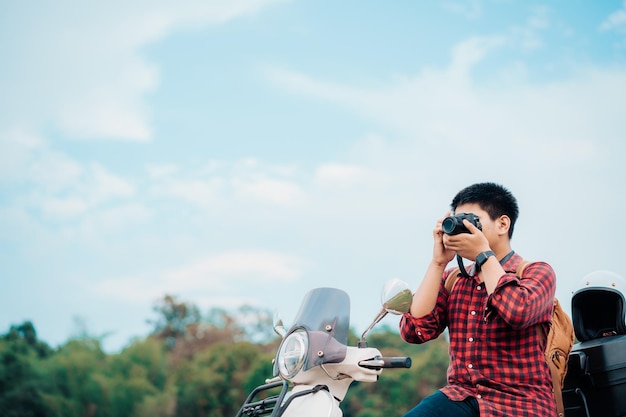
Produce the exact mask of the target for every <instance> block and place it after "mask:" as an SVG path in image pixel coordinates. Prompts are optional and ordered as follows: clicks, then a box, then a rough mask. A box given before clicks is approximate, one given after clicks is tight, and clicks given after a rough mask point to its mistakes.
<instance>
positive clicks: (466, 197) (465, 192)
mask: <svg viewBox="0 0 626 417" xmlns="http://www.w3.org/2000/svg"><path fill="white" fill-rule="evenodd" d="M471 203H474V204H478V205H479V206H480V208H482V209H483V210H485V211H486V212H487V214H489V217H491V220H495V219H497V218H498V217H500V216H502V215H506V216H508V217H509V219H511V226H510V227H509V239H510V238H511V237H513V228H514V226H515V222H516V221H517V217H518V216H519V207H518V206H517V200H516V199H515V197H514V196H513V194H512V193H511V192H510V191H509V190H507V189H506V188H504V187H503V186H502V185H499V184H495V183H493V182H482V183H478V184H473V185H470V186H469V187H465V188H464V189H462V190H461V191H459V192H458V193H457V195H456V196H454V198H453V199H452V203H451V204H450V207H452V210H454V211H455V212H456V208H457V207H458V206H460V205H463V204H471Z"/></svg>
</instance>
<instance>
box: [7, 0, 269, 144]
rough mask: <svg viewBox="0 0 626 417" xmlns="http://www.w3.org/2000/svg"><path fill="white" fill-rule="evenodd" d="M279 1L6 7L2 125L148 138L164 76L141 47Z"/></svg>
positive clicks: (77, 134)
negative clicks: (154, 96) (150, 102)
mask: <svg viewBox="0 0 626 417" xmlns="http://www.w3.org/2000/svg"><path fill="white" fill-rule="evenodd" d="M276 2H277V0H246V1H237V2H206V1H184V2H178V3H176V4H175V5H174V4H170V3H169V2H142V1H140V2H133V3H132V4H129V3H127V2H119V1H113V2H106V3H80V2H77V3H74V4H73V5H72V7H71V8H68V7H58V5H57V4H45V3H43V4H39V5H38V6H37V8H38V10H37V13H32V11H31V9H30V8H28V7H25V6H24V5H22V4H20V3H12V4H10V5H7V7H5V8H4V10H3V14H4V16H5V19H3V21H2V22H3V25H2V26H3V27H2V32H1V34H2V36H0V50H2V51H3V70H2V72H0V91H2V95H3V99H2V101H0V131H3V130H6V129H10V128H11V126H12V125H13V124H15V123H18V124H20V125H25V126H29V128H30V129H32V130H34V131H37V130H39V129H40V128H41V127H42V126H43V125H44V124H52V125H53V126H57V127H59V128H61V129H62V130H63V132H64V133H66V134H68V135H69V136H73V137H78V138H104V139H121V140H133V141H148V140H150V139H151V137H152V128H151V120H150V117H151V116H150V109H149V107H148V106H147V104H146V102H145V99H144V96H145V94H146V93H148V92H150V91H153V90H154V89H155V88H156V87H157V86H158V84H159V82H160V80H159V70H158V68H157V67H155V66H154V65H153V64H151V63H149V62H147V61H146V59H145V57H144V56H143V55H142V52H141V48H142V47H144V46H146V45H148V44H150V43H152V42H155V41H157V40H160V39H162V38H164V37H165V36H167V35H169V34H171V33H173V32H175V31H179V30H185V29H189V28H196V27H202V26H206V25H209V24H216V23H221V22H224V21H227V20H230V19H235V18H237V17H240V16H244V15H248V14H251V13H255V12H257V11H259V10H261V9H262V8H264V7H267V6H269V5H271V4H273V3H276ZM120 10H123V13H120ZM16 39H19V41H20V42H19V45H20V47H19V48H16V47H15V40H16Z"/></svg>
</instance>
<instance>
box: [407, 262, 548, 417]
mask: <svg viewBox="0 0 626 417" xmlns="http://www.w3.org/2000/svg"><path fill="white" fill-rule="evenodd" d="M521 261H522V258H521V256H519V255H517V254H514V255H513V256H512V257H511V258H509V259H508V260H507V261H506V262H505V263H504V265H502V266H503V268H504V270H505V271H506V272H507V273H506V274H505V275H503V276H502V277H500V281H499V282H498V285H497V286H496V289H495V290H494V292H493V294H491V295H490V296H489V295H487V291H486V289H485V285H484V284H483V283H481V282H479V281H478V278H477V277H476V276H474V275H473V272H474V271H473V270H472V269H473V268H471V269H470V275H471V276H470V277H469V278H463V277H460V278H459V279H458V280H457V283H456V285H455V286H454V287H453V289H452V293H451V294H449V293H448V291H447V290H446V289H445V288H444V283H445V280H446V278H447V276H448V274H450V272H451V271H452V270H448V271H446V272H445V273H444V275H443V277H442V281H441V288H440V290H439V296H438V298H437V304H436V305H435V308H434V310H433V311H432V312H431V313H430V314H427V315H426V316H424V317H419V318H415V317H413V316H411V314H410V313H406V314H405V315H403V316H402V319H401V321H400V332H401V335H402V338H403V339H404V340H405V341H407V342H409V343H424V342H427V341H429V340H432V339H435V338H436V337H438V336H439V335H440V334H441V333H442V332H443V331H444V330H445V328H446V327H448V331H449V335H450V366H449V367H448V385H446V386H445V387H443V388H442V389H441V391H442V392H443V393H444V394H445V395H446V396H447V397H448V398H450V399H451V400H453V401H461V400H463V399H465V398H467V397H475V398H476V399H477V401H478V405H479V407H480V415H481V417H512V416H515V417H531V416H532V417H538V416H540V417H551V416H556V415H557V411H556V405H555V402H554V397H553V394H552V379H551V376H550V370H549V368H548V365H547V363H546V360H545V358H544V353H543V352H544V347H545V343H544V342H543V340H542V338H540V337H539V334H538V332H537V328H536V326H535V325H536V324H539V323H540V324H541V325H542V326H543V328H544V331H546V334H547V331H548V329H549V326H550V322H551V319H552V306H553V300H554V294H555V287H556V277H555V274H554V271H553V269H552V268H551V267H550V265H548V264H547V263H544V262H534V263H531V264H529V265H528V266H527V267H526V268H525V270H524V272H523V277H522V279H520V278H518V277H517V276H516V275H515V270H516V268H517V266H518V265H519V263H520V262H521Z"/></svg>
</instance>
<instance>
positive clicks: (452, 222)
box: [441, 213, 483, 235]
mask: <svg viewBox="0 0 626 417" xmlns="http://www.w3.org/2000/svg"><path fill="white" fill-rule="evenodd" d="M463 219H467V220H468V221H469V222H470V223H472V224H473V225H474V226H476V227H477V228H478V229H479V230H483V227H482V225H481V224H480V220H478V216H477V215H475V214H473V213H459V214H456V215H454V216H448V217H446V218H445V219H443V222H442V223H441V229H442V230H443V232H444V233H445V234H447V235H458V234H459V233H469V232H470V231H469V230H468V229H467V227H465V225H464V224H463Z"/></svg>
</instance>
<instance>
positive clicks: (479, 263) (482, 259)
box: [476, 250, 496, 271]
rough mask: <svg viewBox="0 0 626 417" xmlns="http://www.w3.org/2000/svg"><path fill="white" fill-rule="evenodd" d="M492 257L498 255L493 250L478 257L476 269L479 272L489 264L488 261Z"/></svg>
mask: <svg viewBox="0 0 626 417" xmlns="http://www.w3.org/2000/svg"><path fill="white" fill-rule="evenodd" d="M490 256H494V257H495V256H496V254H495V253H494V252H493V251H491V250H486V251H484V252H481V253H479V254H478V255H476V269H477V270H478V271H480V268H482V266H483V264H484V263H485V262H487V259H489V257H490Z"/></svg>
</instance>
